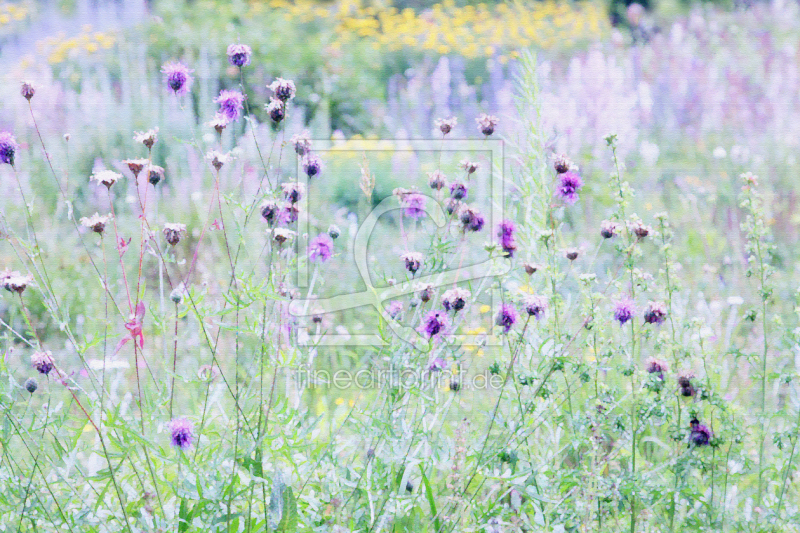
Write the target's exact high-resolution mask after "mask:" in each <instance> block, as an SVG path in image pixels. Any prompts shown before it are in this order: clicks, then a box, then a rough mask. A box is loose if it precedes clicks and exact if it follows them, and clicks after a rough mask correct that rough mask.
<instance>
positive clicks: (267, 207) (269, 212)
mask: <svg viewBox="0 0 800 533" xmlns="http://www.w3.org/2000/svg"><path fill="white" fill-rule="evenodd" d="M279 210H280V207H279V206H278V203H277V202H276V201H275V200H264V203H262V204H261V216H262V217H264V220H266V221H267V223H268V224H269V225H272V224H273V223H274V222H275V219H276V218H277V216H278V211H279Z"/></svg>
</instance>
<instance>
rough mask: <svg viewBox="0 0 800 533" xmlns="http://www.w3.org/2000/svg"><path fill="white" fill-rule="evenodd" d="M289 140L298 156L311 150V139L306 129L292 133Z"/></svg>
mask: <svg viewBox="0 0 800 533" xmlns="http://www.w3.org/2000/svg"><path fill="white" fill-rule="evenodd" d="M290 142H291V143H292V145H294V151H295V153H296V154H297V155H299V156H304V155H306V154H307V153H308V152H310V151H311V139H310V138H309V134H308V130H306V131H304V132H303V133H298V134H295V135H292V138H291V141H290Z"/></svg>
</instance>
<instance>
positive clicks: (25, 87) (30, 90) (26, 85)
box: [20, 81, 36, 390]
mask: <svg viewBox="0 0 800 533" xmlns="http://www.w3.org/2000/svg"><path fill="white" fill-rule="evenodd" d="M20 94H22V96H24V97H25V99H26V100H27V101H29V102H30V101H31V98H33V95H34V94H36V89H35V88H34V86H33V84H32V83H31V82H29V81H23V82H22V89H21V90H20ZM34 390H35V389H34Z"/></svg>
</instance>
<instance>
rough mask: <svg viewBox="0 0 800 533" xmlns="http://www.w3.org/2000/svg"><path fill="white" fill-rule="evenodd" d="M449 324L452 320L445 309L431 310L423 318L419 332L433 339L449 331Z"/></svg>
mask: <svg viewBox="0 0 800 533" xmlns="http://www.w3.org/2000/svg"><path fill="white" fill-rule="evenodd" d="M449 325H450V321H449V320H448V319H447V315H446V314H445V312H444V311H431V312H430V313H428V314H427V315H425V318H424V319H423V320H422V325H421V326H420V328H419V332H420V333H421V334H423V335H427V336H428V338H429V339H432V338H434V337H435V336H437V335H439V334H441V333H444V332H445V331H447V328H448V327H449Z"/></svg>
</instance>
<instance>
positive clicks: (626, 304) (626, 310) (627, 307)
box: [614, 299, 634, 326]
mask: <svg viewBox="0 0 800 533" xmlns="http://www.w3.org/2000/svg"><path fill="white" fill-rule="evenodd" d="M633 313H634V307H633V302H631V301H630V300H629V299H624V300H620V301H618V302H617V303H616V305H615V306H614V320H616V321H617V322H619V325H620V326H622V325H623V324H625V323H626V322H627V321H629V320H630V319H632V318H633Z"/></svg>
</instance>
